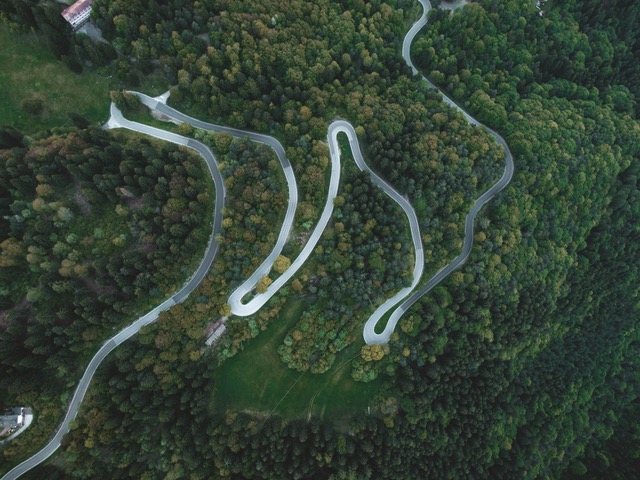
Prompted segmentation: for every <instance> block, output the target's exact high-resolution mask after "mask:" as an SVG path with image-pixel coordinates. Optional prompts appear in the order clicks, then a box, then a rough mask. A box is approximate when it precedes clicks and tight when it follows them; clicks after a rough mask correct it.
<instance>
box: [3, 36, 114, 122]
mask: <svg viewBox="0 0 640 480" xmlns="http://www.w3.org/2000/svg"><path fill="white" fill-rule="evenodd" d="M0 45H1V47H0V84H2V88H3V94H2V98H3V100H2V105H1V106H0V124H8V125H12V126H14V127H16V128H17V129H19V130H21V131H23V132H25V133H34V132H37V131H39V130H43V129H47V128H52V127H56V126H64V125H72V123H71V120H70V119H69V115H68V114H69V112H75V113H78V114H80V115H82V116H84V117H86V118H87V119H89V120H90V121H91V122H103V121H106V120H107V119H108V117H109V113H108V112H109V89H110V88H109V85H110V82H111V79H110V78H104V77H101V76H99V75H98V74H96V73H94V72H88V71H85V72H84V73H82V74H80V75H76V74H75V73H73V72H71V71H70V70H69V69H68V68H67V67H66V66H65V65H64V64H63V63H62V62H60V61H59V60H57V59H56V58H55V56H54V55H53V53H51V50H49V48H48V47H47V45H46V43H45V42H44V41H43V40H42V39H40V37H39V36H38V35H36V34H34V33H15V32H10V31H9V29H8V28H7V27H6V25H2V24H0ZM38 97H39V98H41V99H42V100H43V101H44V104H45V107H44V110H43V111H42V113H40V114H39V115H29V114H28V113H26V112H25V111H24V110H23V109H22V108H21V106H20V104H21V102H22V101H24V100H28V99H32V98H38Z"/></svg>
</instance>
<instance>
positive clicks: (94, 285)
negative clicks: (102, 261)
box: [80, 277, 118, 296]
mask: <svg viewBox="0 0 640 480" xmlns="http://www.w3.org/2000/svg"><path fill="white" fill-rule="evenodd" d="M80 280H81V281H82V283H83V284H84V285H85V287H87V288H88V289H89V290H91V291H92V292H94V293H95V294H97V295H98V296H100V295H111V294H114V293H116V292H117V291H118V289H117V288H116V287H114V286H112V285H100V284H99V283H98V282H96V281H95V280H94V279H93V278H91V277H82V278H81V279H80Z"/></svg>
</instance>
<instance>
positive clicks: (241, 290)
mask: <svg viewBox="0 0 640 480" xmlns="http://www.w3.org/2000/svg"><path fill="white" fill-rule="evenodd" d="M130 93H132V94H134V95H137V96H138V98H139V99H140V100H141V102H142V103H143V104H144V105H146V106H147V107H149V108H151V109H153V110H156V111H157V112H159V113H162V114H163V115H166V116H167V117H169V118H171V119H173V120H178V121H181V122H186V123H188V124H190V125H191V126H193V127H196V128H200V129H203V130H212V131H216V132H226V133H229V134H230V135H233V136H235V137H246V138H249V139H250V140H252V141H255V142H259V143H264V144H266V145H268V146H270V147H272V148H273V149H274V150H275V152H276V154H277V155H278V158H279V160H280V164H281V165H282V167H283V169H284V172H285V175H286V178H287V184H288V187H289V205H288V207H287V214H286V217H285V221H284V223H283V226H282V229H281V230H280V235H279V236H278V240H277V242H276V245H275V247H274V248H273V250H272V252H271V254H270V255H269V256H268V257H267V258H266V259H265V260H264V261H263V262H262V264H261V265H260V266H259V267H258V269H257V270H256V271H255V272H254V273H253V275H251V277H249V278H248V279H247V280H246V281H245V282H244V283H243V284H242V285H241V286H240V287H238V288H237V289H236V290H234V292H233V293H232V294H231V296H230V297H229V300H228V303H229V306H230V307H231V313H232V314H234V315H238V316H248V315H252V314H254V313H255V312H257V311H258V310H259V309H260V308H262V306H264V304H265V303H267V302H268V301H269V299H270V298H271V297H272V296H273V295H275V294H276V293H277V292H278V291H279V290H280V288H282V287H283V286H284V285H285V284H286V283H287V282H288V281H289V280H290V279H291V278H292V277H293V276H294V275H295V274H296V273H297V271H298V270H299V269H300V267H302V265H303V264H304V263H305V262H306V261H307V259H308V258H309V255H311V253H312V252H313V250H314V249H315V247H316V245H317V244H318V241H319V240H320V237H321V236H322V233H323V232H324V230H325V229H326V227H327V225H328V223H329V221H330V220H331V216H332V215H333V207H334V205H333V201H334V199H335V198H336V196H337V195H338V188H339V185H340V165H341V163H340V147H339V145H338V138H337V137H338V134H339V133H341V132H342V133H344V134H345V135H346V136H347V138H348V139H349V145H350V147H351V151H352V153H353V157H354V160H355V162H356V165H357V166H358V168H359V169H360V170H362V171H364V172H368V173H369V175H370V177H371V180H372V181H373V182H374V183H375V184H376V185H377V186H378V187H380V188H381V189H382V190H383V191H384V192H385V193H386V194H387V195H389V196H390V197H391V198H392V199H393V200H394V201H395V202H396V203H398V204H399V205H400V207H401V208H402V209H403V210H404V212H405V214H406V215H407V218H408V220H409V227H410V229H411V236H412V240H413V247H414V251H415V262H414V270H413V281H412V284H411V286H410V287H406V288H404V289H402V290H400V291H399V292H398V293H397V294H396V295H394V296H393V297H391V298H389V299H388V300H387V301H385V302H384V303H383V304H382V305H381V306H380V307H378V309H377V310H376V311H375V312H374V313H373V315H372V316H371V317H370V318H369V320H368V321H367V323H368V324H371V325H373V326H375V324H376V323H377V322H378V321H379V320H380V318H382V316H383V315H384V314H385V313H386V312H387V311H389V310H390V309H391V308H393V306H394V305H396V304H397V303H398V302H400V301H401V300H402V299H403V298H405V297H406V296H407V295H408V294H409V293H411V291H412V290H413V289H414V288H415V286H416V285H417V283H418V281H419V280H420V277H421V275H422V270H423V268H424V254H423V250H422V242H421V239H420V228H419V225H418V218H417V217H416V214H415V211H414V210H413V208H412V207H411V205H410V204H409V202H407V201H406V200H405V199H404V198H403V197H402V196H401V195H400V194H399V193H398V192H396V191H395V190H394V189H393V188H392V187H391V186H390V185H389V184H388V183H387V182H385V181H384V180H383V179H382V178H380V177H379V176H378V175H376V174H375V173H374V172H373V171H372V170H371V169H370V168H369V166H368V165H367V164H366V162H365V161H364V158H363V157H362V152H361V151H360V145H359V143H358V138H357V136H356V132H355V129H354V128H353V126H352V125H351V124H350V123H349V122H346V121H344V120H336V121H334V122H332V123H331V124H330V125H329V129H328V133H327V143H328V144H329V152H330V157H331V176H330V181H329V189H328V192H327V199H326V201H325V205H324V208H323V210H322V214H321V215H320V219H319V220H318V222H317V224H316V226H315V228H314V229H313V231H312V232H311V235H310V236H309V238H308V239H307V242H306V243H305V246H304V247H303V249H302V251H301V252H300V254H299V255H298V256H297V257H296V259H295V260H294V261H293V262H292V263H291V265H290V266H289V268H288V269H287V270H286V271H285V272H283V273H282V274H281V275H280V276H279V277H278V278H276V280H274V281H273V283H271V284H270V285H269V286H268V287H267V290H266V291H265V292H263V293H259V294H256V295H255V296H254V297H253V298H252V299H251V300H250V301H249V302H247V303H246V304H243V303H242V298H243V297H244V296H245V295H246V294H247V293H249V292H251V291H253V289H254V288H255V285H256V284H257V283H258V281H259V280H260V279H261V278H262V277H263V276H264V275H268V274H269V272H270V271H271V268H272V267H273V262H274V261H275V259H276V257H277V256H278V255H280V252H282V248H283V247H284V244H285V243H286V241H287V237H288V234H289V231H290V230H291V226H292V223H293V219H294V215H295V211H296V207H297V203H298V196H297V190H296V181H295V177H294V175H293V169H292V168H291V165H290V163H289V161H288V160H287V158H286V156H285V152H284V149H283V148H282V145H281V144H280V142H278V140H276V139H275V138H273V137H269V136H267V135H262V134H259V133H253V132H248V131H245V130H238V129H234V128H230V127H224V126H220V125H215V124H212V123H207V122H203V121H201V120H198V119H196V118H193V117H190V116H188V115H185V114H184V113H182V112H180V111H178V110H176V109H174V108H171V107H169V106H167V105H165V104H164V100H166V96H164V97H162V98H159V99H158V98H151V97H149V96H148V95H145V94H142V93H139V92H130ZM371 330H373V328H372V329H371ZM374 335H375V334H374Z"/></svg>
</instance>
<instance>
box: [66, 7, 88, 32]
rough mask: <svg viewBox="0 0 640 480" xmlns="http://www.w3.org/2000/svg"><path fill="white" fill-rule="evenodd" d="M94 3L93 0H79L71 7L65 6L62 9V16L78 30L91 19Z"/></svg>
mask: <svg viewBox="0 0 640 480" xmlns="http://www.w3.org/2000/svg"><path fill="white" fill-rule="evenodd" d="M92 3H93V0H78V1H77V2H76V3H74V4H73V5H71V6H70V7H67V8H65V9H64V10H63V11H62V16H63V17H64V19H65V20H66V21H67V22H69V23H70V24H71V26H72V27H73V29H74V30H77V29H78V28H80V27H81V26H82V25H84V24H85V23H87V21H88V20H89V17H90V16H91V4H92Z"/></svg>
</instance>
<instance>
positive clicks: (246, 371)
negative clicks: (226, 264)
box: [212, 297, 379, 419]
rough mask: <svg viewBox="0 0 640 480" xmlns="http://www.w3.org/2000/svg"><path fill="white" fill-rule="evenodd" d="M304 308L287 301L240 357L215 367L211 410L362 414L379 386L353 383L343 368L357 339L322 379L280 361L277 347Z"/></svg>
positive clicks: (328, 415)
mask: <svg viewBox="0 0 640 480" xmlns="http://www.w3.org/2000/svg"><path fill="white" fill-rule="evenodd" d="M307 304H308V299H304V298H294V297H292V298H290V299H289V300H288V302H287V303H286V304H285V305H284V307H283V308H282V312H281V314H280V318H279V319H278V320H276V321H275V322H274V323H273V324H272V325H271V327H270V328H269V329H268V330H267V331H265V332H262V333H261V334H260V335H259V336H258V337H256V338H255V339H253V340H250V341H249V342H247V345H246V346H245V349H244V350H243V351H242V352H241V353H239V354H238V355H236V356H235V357H233V358H230V359H229V360H227V361H226V362H225V363H224V364H223V365H222V366H221V367H220V368H219V369H218V372H217V374H216V378H215V385H216V389H215V394H214V398H213V400H212V402H213V409H214V410H215V411H218V412H221V411H224V410H226V409H233V410H241V411H242V410H246V411H251V412H260V413H265V414H269V413H272V412H273V413H277V414H280V415H286V416H293V417H300V416H305V417H306V416H307V415H308V414H309V411H310V408H311V413H312V414H313V415H316V416H320V417H322V418H327V419H331V418H339V417H341V416H345V415H349V414H364V413H365V412H366V411H367V407H368V406H369V404H370V402H371V400H372V398H373V396H374V394H375V393H376V392H377V390H378V388H379V382H378V381H374V382H371V383H369V384H362V383H356V382H354V381H353V380H352V379H351V376H350V372H351V368H350V365H349V364H350V360H351V359H353V357H354V356H356V355H358V354H359V353H360V347H361V346H362V343H363V342H362V341H358V342H356V343H354V344H352V345H351V346H349V347H348V348H347V349H345V350H344V351H342V352H341V353H340V354H338V358H337V360H336V363H335V366H334V368H332V369H331V370H330V371H329V372H327V373H324V374H322V375H313V374H311V373H304V374H300V373H298V372H296V371H293V370H290V369H288V368H287V367H286V366H285V365H284V363H282V362H281V361H280V357H279V355H278V351H277V349H278V346H279V345H280V344H281V343H282V340H283V339H284V337H285V335H286V334H287V331H288V330H289V328H291V326H293V325H294V324H295V323H296V322H297V321H298V319H299V318H300V315H301V314H302V312H303V311H304V309H305V306H306V305H307ZM345 363H346V364H345ZM342 365H344V367H343V368H340V366H342Z"/></svg>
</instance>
